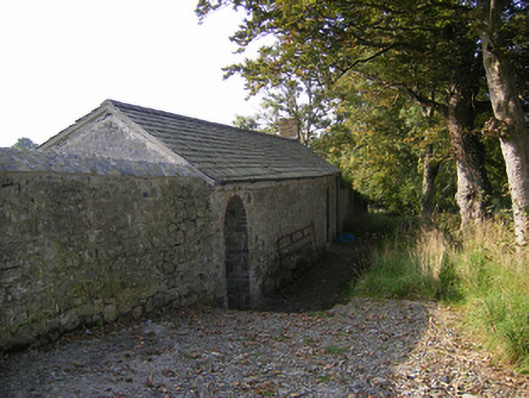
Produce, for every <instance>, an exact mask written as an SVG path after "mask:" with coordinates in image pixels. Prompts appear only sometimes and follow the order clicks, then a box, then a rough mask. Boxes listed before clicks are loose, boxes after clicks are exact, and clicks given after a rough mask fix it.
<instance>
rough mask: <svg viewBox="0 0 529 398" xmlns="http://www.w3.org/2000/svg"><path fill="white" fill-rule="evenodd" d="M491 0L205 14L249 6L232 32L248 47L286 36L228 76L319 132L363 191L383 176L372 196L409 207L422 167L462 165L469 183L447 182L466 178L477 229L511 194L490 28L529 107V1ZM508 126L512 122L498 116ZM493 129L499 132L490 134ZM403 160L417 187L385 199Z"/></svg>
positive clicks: (462, 189)
mask: <svg viewBox="0 0 529 398" xmlns="http://www.w3.org/2000/svg"><path fill="white" fill-rule="evenodd" d="M490 4H492V3H490V2H488V1H486V0H480V1H478V2H474V1H464V0H440V1H436V2H431V1H425V0H424V1H422V0H421V1H409V0H391V1H389V0H362V1H361V0H333V1H330V0H329V1H316V0H297V1H294V0H200V1H199V3H198V6H197V14H198V15H199V16H200V17H202V18H203V17H204V16H205V15H207V13H209V12H211V11H212V10H215V9H217V8H219V7H226V6H228V7H229V6H231V7H234V8H239V7H242V8H244V10H245V11H246V18H245V20H244V22H243V24H242V25H241V26H240V28H239V30H238V31H237V32H235V33H234V35H233V36H232V40H233V41H235V42H236V43H237V44H238V45H239V46H240V50H241V51H242V52H243V51H244V49H245V48H246V47H247V46H248V44H249V43H251V42H253V41H255V40H256V39H258V38H260V37H262V36H263V35H273V36H274V38H275V41H274V42H273V43H272V44H270V45H267V46H263V47H262V48H261V50H260V53H259V56H258V57H257V59H252V60H249V59H246V60H245V61H244V62H241V63H239V64H235V65H231V66H228V67H227V68H226V71H227V75H228V76H229V75H231V74H234V73H236V74H240V75H241V76H243V77H244V78H245V80H246V88H247V89H248V90H249V93H250V94H255V93H257V92H261V93H263V92H264V93H267V95H266V96H265V98H267V101H268V106H269V107H270V106H272V107H275V108H274V109H277V110H279V111H280V112H285V113H289V114H290V116H294V117H297V118H298V119H300V120H302V121H304V123H306V125H307V126H309V127H311V128H312V129H313V130H312V131H317V132H319V135H320V137H321V138H320V139H319V141H320V142H317V141H315V142H314V143H313V146H314V148H316V149H318V150H320V151H326V156H327V158H329V159H331V160H333V161H334V162H335V163H337V164H339V165H340V166H341V167H342V168H344V169H345V170H349V174H350V175H351V176H353V177H352V178H351V179H352V181H353V186H354V187H355V188H357V189H358V188H360V189H362V188H361V186H362V184H360V182H359V181H362V182H363V184H366V182H365V181H366V180H368V181H371V186H369V187H365V190H366V191H371V193H372V199H375V198H378V199H376V200H377V201H379V200H381V198H382V197H385V198H386V202H387V203H388V206H389V203H393V205H394V206H396V207H397V208H399V209H402V208H406V207H407V206H405V205H404V203H409V202H413V201H415V202H417V201H418V199H419V197H420V193H418V192H420V189H418V188H417V187H418V186H420V183H418V182H417V181H419V180H421V178H420V171H421V170H422V171H425V172H429V170H436V171H438V168H437V167H434V168H433V169H432V168H430V167H425V165H426V164H427V163H428V164H429V162H430V161H431V160H433V161H434V162H436V163H439V162H440V161H442V162H441V163H442V164H443V166H444V163H445V162H446V161H447V160H449V159H453V160H454V164H455V172H456V173H457V178H454V177H453V171H449V170H450V168H448V167H444V171H442V173H441V174H440V177H439V178H440V181H442V183H443V184H444V183H448V182H449V181H454V180H455V181H456V182H457V195H456V198H457V204H458V206H459V208H460V212H461V216H462V220H463V224H471V223H472V222H475V221H479V220H480V219H482V218H483V217H484V216H485V213H486V211H487V206H489V205H490V204H491V200H490V199H491V194H497V193H498V192H501V191H502V189H503V187H498V186H497V185H495V184H502V182H503V181H504V177H503V174H502V173H503V168H502V166H501V165H499V164H498V162H497V157H498V153H499V152H498V146H497V145H495V144H493V143H491V142H492V141H491V139H490V137H489V136H495V137H496V138H497V137H498V133H497V126H499V124H496V125H494V123H492V124H491V123H487V121H488V120H489V119H490V118H491V117H492V115H493V113H492V112H493V110H494V111H496V109H493V108H494V101H492V102H493V103H492V106H491V102H490V101H489V98H490V97H489V95H490V93H491V91H490V89H489V87H490V86H491V73H490V71H489V70H487V61H486V59H484V54H485V55H486V56H487V53H486V51H485V52H484V51H483V49H482V45H483V42H484V38H486V37H485V36H486V35H485V36H484V33H483V32H485V33H486V32H492V33H491V34H490V35H489V36H490V37H491V38H496V39H494V40H496V41H495V48H496V49H499V50H501V54H503V55H504V57H503V58H502V59H503V60H508V61H509V62H508V66H509V68H508V70H509V72H508V73H507V75H509V76H511V77H513V78H514V80H513V81H514V83H513V85H514V87H515V88H516V90H515V91H516V95H517V97H516V98H520V99H518V100H516V101H518V102H521V103H522V104H523V105H524V106H526V105H527V79H526V76H527V73H528V71H529V68H528V67H527V64H528V63H527V54H528V53H527V49H528V39H527V37H529V36H528V35H527V29H528V28H527V26H528V24H527V12H526V11H527V3H526V2H525V1H495V2H494V4H499V6H497V7H496V8H494V9H491V8H490ZM491 10H492V14H491ZM487 12H488V14H487ZM488 15H492V17H490V18H489V17H487V16H488ZM493 17H494V18H493ZM487 18H488V19H487ZM491 18H492V19H491ZM493 22H494V23H493ZM500 38H501V40H500ZM487 59H490V57H489V58H487ZM484 61H485V62H484ZM489 69H490V68H489ZM524 78H525V80H524ZM500 79H505V76H504V77H503V78H500ZM280 92H282V93H283V94H284V95H278V93H280ZM315 93H316V94H315ZM388 93H391V94H388ZM388 101H393V102H392V103H388ZM300 103H302V104H303V107H300V106H299V104H300ZM270 104H271V105H270ZM381 104H382V105H381ZM300 109H303V112H300ZM525 112H527V111H525ZM495 113H497V112H495ZM418 115H421V116H420V117H417V116H418ZM311 117H312V119H310V118H311ZM272 118H273V116H272ZM496 119H497V120H501V118H500V117H498V116H497V115H496ZM321 121H323V122H321ZM319 123H321V125H319ZM485 125H486V126H489V127H490V126H491V125H494V127H493V128H489V131H488V132H487V134H483V132H484V128H485ZM315 126H316V127H315ZM307 131H309V134H310V130H309V129H307ZM370 137H376V138H374V139H370ZM448 137H449V138H448ZM526 138H527V137H525V139H526ZM368 142H370V144H367V143H368ZM344 147H347V148H348V149H347V150H344V149H343V148H344ZM366 148H367V149H368V148H376V150H375V151H374V152H370V151H368V150H367V149H366ZM382 154H385V156H381V155H382ZM432 156H433V157H432ZM490 156H494V157H495V158H494V159H490ZM377 157H378V158H379V161H380V162H378V163H377V161H376V160H375V159H376V158H377ZM384 158H386V160H388V161H387V162H386V163H384V162H383V160H384ZM389 159H391V160H389ZM410 162H411V163H414V166H413V167H412V166H411V164H409V163H410ZM348 164H349V165H350V167H348V166H347V165H348ZM362 164H365V165H366V166H365V167H366V170H367V169H369V168H371V175H370V177H369V178H360V177H359V178H357V179H355V178H354V176H359V175H361V173H362V166H361V165H362ZM398 164H401V165H406V166H405V167H407V169H408V170H414V172H413V173H409V174H408V175H406V176H402V178H404V177H406V178H405V179H404V180H403V181H408V180H409V181H410V184H411V185H409V184H408V183H403V184H399V183H395V182H393V186H394V190H396V191H399V192H394V194H393V195H389V196H387V195H388V192H389V191H391V190H390V189H389V190H386V191H385V193H381V192H379V191H380V189H381V187H383V186H385V185H386V186H387V185H388V184H387V183H386V181H389V180H385V178H383V176H384V175H386V176H387V177H388V178H389V177H390V176H393V177H394V180H396V176H399V175H401V174H400V173H399V172H397V170H396V169H395V167H396V166H397V165H398ZM368 165H369V166H368ZM366 172H367V171H366ZM414 173H415V174H416V175H415V177H413V174H414ZM446 173H448V174H446ZM451 173H452V174H451ZM443 175H444V177H443ZM450 176H451V177H450ZM423 177H424V178H423V179H422V180H423V181H426V180H427V178H426V177H427V176H423ZM434 178H435V177H434ZM443 178H444V180H443ZM355 180H357V181H358V182H356V183H355V182H354V181H355ZM411 180H413V183H412V182H411ZM439 183H440V182H438V184H437V185H439ZM509 184H510V185H511V186H512V183H511V179H509ZM408 185H409V186H413V187H414V189H410V188H407V187H408ZM440 188H441V189H442V187H440ZM405 192H407V193H405ZM423 192H424V191H423ZM511 194H512V191H511ZM399 197H400V198H401V199H403V198H407V199H405V200H401V199H398V198H399ZM439 198H440V197H439V195H438V199H439ZM399 203H400V204H399ZM528 203H529V202H528ZM389 207H391V206H389ZM414 211H416V209H415V210H414Z"/></svg>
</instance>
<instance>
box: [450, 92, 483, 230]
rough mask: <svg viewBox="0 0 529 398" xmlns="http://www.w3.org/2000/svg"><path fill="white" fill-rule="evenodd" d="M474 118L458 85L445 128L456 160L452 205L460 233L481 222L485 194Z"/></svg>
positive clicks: (451, 94) (468, 102)
mask: <svg viewBox="0 0 529 398" xmlns="http://www.w3.org/2000/svg"><path fill="white" fill-rule="evenodd" d="M474 116H475V109H474V108H473V106H472V101H471V92H470V91H469V90H465V89H464V88H463V87H461V86H459V85H453V86H452V89H451V90H450V98H449V104H448V128H449V131H450V141H451V146H452V150H453V151H454V155H455V158H456V167H457V193H456V202H457V205H458V206H459V210H460V214H461V229H462V230H466V229H468V228H472V227H473V226H474V225H476V224H479V223H481V222H482V221H483V219H484V218H485V212H486V210H485V208H486V206H485V200H486V197H487V192H488V190H489V188H488V187H489V183H488V179H487V177H486V173H485V167H484V151H483V147H482V144H481V142H480V141H479V139H478V137H476V136H475V135H474V134H473V133H472V129H473V127H474Z"/></svg>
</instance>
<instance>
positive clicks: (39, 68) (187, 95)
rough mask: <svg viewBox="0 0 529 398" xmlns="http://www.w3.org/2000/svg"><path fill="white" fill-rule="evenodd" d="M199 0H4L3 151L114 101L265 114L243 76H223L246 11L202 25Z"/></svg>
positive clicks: (219, 116)
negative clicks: (246, 89) (232, 38)
mask: <svg viewBox="0 0 529 398" xmlns="http://www.w3.org/2000/svg"><path fill="white" fill-rule="evenodd" d="M196 2H197V1H196V0H150V1H145V0H46V1H43V0H0V147H3V146H11V145H13V144H14V143H15V142H16V141H17V139H18V138H21V137H27V138H30V139H31V140H32V141H34V142H36V143H38V144H41V143H43V142H44V141H46V140H47V139H48V138H50V137H52V136H53V135H55V134H57V133H58V132H59V131H61V130H63V129H64V128H66V127H68V126H69V125H71V124H72V123H74V122H75V120H76V119H78V118H79V117H81V116H83V115H85V114H86V113H88V112H90V111H91V110H92V109H94V108H96V107H97V106H99V104H100V103H101V102H103V101H104V100H105V99H115V100H118V101H123V102H128V103H132V104H135V105H142V106H146V107H150V108H155V109H160V110H164V111H168V112H173V113H177V114H180V115H186V116H192V117H196V118H200V119H204V120H209V121H214V122H219V123H225V124H232V122H233V120H234V119H235V115H237V114H240V115H250V114H253V113H255V112H256V104H257V100H252V101H251V103H248V102H246V101H245V98H246V93H245V92H244V90H243V82H242V79H240V78H238V77H237V78H230V79H229V80H227V81H224V80H223V78H222V75H223V72H222V70H221V68H222V67H224V66H226V65H228V64H230V63H233V62H235V61H237V60H240V56H236V55H234V54H233V51H234V50H236V45H235V44H233V43H231V42H230V41H229V36H230V35H231V34H232V33H233V32H234V31H235V29H236V28H237V25H238V23H239V20H240V18H241V15H237V14H235V12H234V11H232V10H231V9H226V10H222V11H221V12H218V13H214V14H212V15H210V16H209V17H208V18H207V19H206V21H205V22H204V23H203V24H202V25H199V24H198V19H197V17H196V15H195V14H194V8H195V5H196ZM252 104H253V106H252Z"/></svg>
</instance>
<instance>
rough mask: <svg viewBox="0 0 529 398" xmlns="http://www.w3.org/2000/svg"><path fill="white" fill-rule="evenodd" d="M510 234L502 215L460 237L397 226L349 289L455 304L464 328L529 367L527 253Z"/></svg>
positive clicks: (498, 355)
mask: <svg viewBox="0 0 529 398" xmlns="http://www.w3.org/2000/svg"><path fill="white" fill-rule="evenodd" d="M377 218H378V219H379V220H378V221H377V222H378V223H380V216H378V217H377ZM394 223H395V221H394V220H391V222H390V225H394ZM392 228H393V227H392ZM390 229H391V228H390ZM514 239H515V237H514V232H513V230H512V228H511V227H510V225H509V224H507V223H505V222H504V221H501V220H495V221H488V222H486V223H485V224H483V226H482V227H480V228H478V229H476V230H475V231H474V232H473V233H472V234H471V235H470V236H466V237H465V239H461V236H459V234H458V233H457V234H454V233H452V234H448V233H446V232H441V231H440V230H439V229H434V228H429V229H425V228H419V229H410V228H407V229H403V228H400V229H397V230H394V233H393V234H387V235H385V237H384V238H383V239H382V240H381V242H380V245H379V246H378V248H377V249H376V250H375V251H374V254H373V261H372V266H371V268H370V269H369V270H368V271H367V272H366V273H365V274H364V275H363V276H362V277H361V278H360V279H359V280H357V281H356V282H355V283H354V285H352V286H351V290H350V294H351V295H353V296H370V297H375V298H384V299H385V298H392V299H429V300H441V301H442V302H444V303H448V304H450V305H452V306H455V307H456V308H458V309H459V310H460V312H461V314H462V318H463V320H464V325H462V327H464V328H466V330H467V331H468V332H469V333H472V335H473V336H479V338H480V340H481V343H482V344H483V347H485V348H486V349H488V350H489V351H490V352H491V353H492V354H493V356H494V358H495V359H496V360H498V361H503V362H510V363H512V364H514V366H515V368H516V369H517V370H518V371H519V372H523V373H529V269H528V267H527V266H526V265H527V263H528V261H529V252H528V251H527V250H526V249H525V248H524V249H520V248H517V247H516V245H515V243H514Z"/></svg>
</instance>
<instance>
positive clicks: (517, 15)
mask: <svg viewBox="0 0 529 398" xmlns="http://www.w3.org/2000/svg"><path fill="white" fill-rule="evenodd" d="M528 4H529V3H527V2H525V1H502V0H479V1H478V14H477V15H478V21H477V22H478V23H477V29H478V32H479V36H480V38H481V44H482V49H483V64H484V67H485V71H486V75H487V81H488V87H489V94H490V98H491V102H492V108H493V110H494V116H495V118H496V120H495V123H493V125H494V124H495V125H496V126H495V127H496V128H498V127H499V129H500V130H501V133H500V143H501V149H502V152H503V157H504V159H505V165H506V169H507V176H508V179H509V189H510V193H511V199H512V208H513V216H514V225H515V233H516V241H517V243H518V244H520V245H524V244H526V243H527V241H528V239H529V132H528V131H527V119H526V118H527V110H524V104H525V105H526V106H527V104H528V102H529V101H528V98H529V96H528V94H529V87H528V83H527V82H528V77H529V76H528V75H529V65H528V64H529V39H528V37H529V17H528V15H527V11H528V9H529V5H528Z"/></svg>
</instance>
